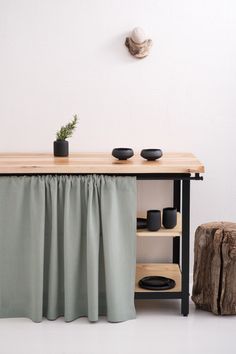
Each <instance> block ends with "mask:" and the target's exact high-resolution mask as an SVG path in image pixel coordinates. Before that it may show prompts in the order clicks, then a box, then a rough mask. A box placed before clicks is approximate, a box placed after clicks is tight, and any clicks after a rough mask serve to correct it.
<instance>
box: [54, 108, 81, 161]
mask: <svg viewBox="0 0 236 354" xmlns="http://www.w3.org/2000/svg"><path fill="white" fill-rule="evenodd" d="M77 122H78V117H77V115H76V114H75V115H74V116H73V119H72V120H71V121H70V122H69V123H68V124H67V125H65V126H62V127H61V129H60V130H58V132H57V134H56V140H55V141H54V144H53V147H54V156H61V157H66V156H68V155H69V143H68V141H67V140H66V139H68V138H70V137H71V136H72V135H73V133H74V130H75V128H76V125H77Z"/></svg>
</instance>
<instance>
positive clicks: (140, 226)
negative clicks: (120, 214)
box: [137, 218, 147, 229]
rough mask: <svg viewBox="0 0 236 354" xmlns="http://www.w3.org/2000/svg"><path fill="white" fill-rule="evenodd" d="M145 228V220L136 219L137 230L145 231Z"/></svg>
mask: <svg viewBox="0 0 236 354" xmlns="http://www.w3.org/2000/svg"><path fill="white" fill-rule="evenodd" d="M146 228H147V219H145V218H137V229H146Z"/></svg>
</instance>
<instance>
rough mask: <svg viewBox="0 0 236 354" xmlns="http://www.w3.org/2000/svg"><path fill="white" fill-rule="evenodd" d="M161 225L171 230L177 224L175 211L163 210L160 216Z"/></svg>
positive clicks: (174, 209) (170, 209) (172, 209)
mask: <svg viewBox="0 0 236 354" xmlns="http://www.w3.org/2000/svg"><path fill="white" fill-rule="evenodd" d="M162 224H163V226H164V227H165V228H166V229H173V228H174V227H175V226H176V224H177V209H176V208H164V209H163V215H162Z"/></svg>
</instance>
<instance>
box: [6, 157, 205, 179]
mask: <svg viewBox="0 0 236 354" xmlns="http://www.w3.org/2000/svg"><path fill="white" fill-rule="evenodd" d="M203 172H204V166H203V164H202V163H201V162H200V161H199V160H198V159H197V158H196V157H195V156H194V155H193V154H191V153H175V152H174V153H164V155H163V157H162V158H161V159H159V160H156V161H146V160H144V159H143V158H142V157H140V156H139V154H136V155H135V156H134V157H133V158H131V159H130V160H127V161H119V160H117V159H115V158H113V157H112V155H111V153H99V152H84V153H71V154H70V156H69V157H54V156H53V155H52V154H49V153H0V173H2V174H4V173H6V174H14V173H23V174H24V173H33V174H40V173H67V174H69V173H111V174H113V173H114V174H129V173H130V174H132V173H134V174H136V173H144V174H146V173H203Z"/></svg>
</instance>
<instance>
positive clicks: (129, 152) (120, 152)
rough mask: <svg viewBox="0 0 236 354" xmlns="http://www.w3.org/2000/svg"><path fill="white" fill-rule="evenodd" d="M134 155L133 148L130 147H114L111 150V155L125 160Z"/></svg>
mask: <svg viewBox="0 0 236 354" xmlns="http://www.w3.org/2000/svg"><path fill="white" fill-rule="evenodd" d="M133 155H134V152H133V149H130V148H115V149H113V150H112V156H114V157H116V158H117V159H118V160H127V159H129V158H130V157H132V156H133Z"/></svg>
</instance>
